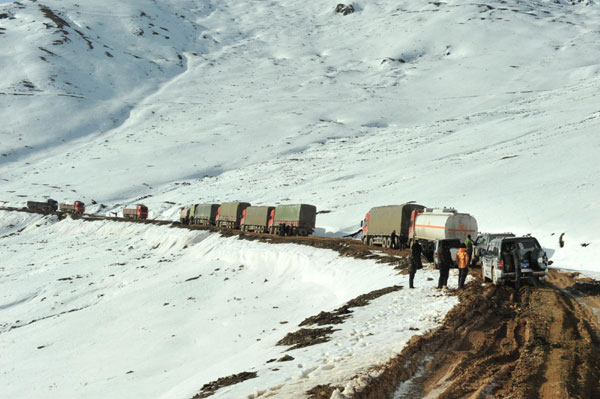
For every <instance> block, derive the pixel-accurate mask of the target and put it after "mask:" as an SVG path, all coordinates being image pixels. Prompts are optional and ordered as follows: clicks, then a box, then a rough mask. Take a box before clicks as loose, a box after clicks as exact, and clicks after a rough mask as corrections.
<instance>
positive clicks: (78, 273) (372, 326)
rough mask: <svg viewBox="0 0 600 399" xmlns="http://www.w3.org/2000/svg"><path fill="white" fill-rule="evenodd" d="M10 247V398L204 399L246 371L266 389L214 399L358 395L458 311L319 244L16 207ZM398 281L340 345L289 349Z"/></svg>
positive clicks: (228, 392)
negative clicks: (307, 324)
mask: <svg viewBox="0 0 600 399" xmlns="http://www.w3.org/2000/svg"><path fill="white" fill-rule="evenodd" d="M0 237H2V239H1V241H0V250H1V251H2V253H3V254H4V259H5V260H4V261H3V262H2V266H1V267H0V353H1V354H2V355H1V356H2V361H1V362H0V376H1V379H2V384H0V397H6V398H9V397H10V398H32V397H43V398H61V399H64V398H82V397H85V398H106V397H111V398H142V397H153V398H165V399H166V398H186V399H189V398H191V397H192V396H194V395H195V394H196V393H198V392H199V391H200V389H201V387H202V386H203V385H204V384H206V383H208V382H210V381H214V380H217V379H218V378H220V377H226V376H229V375H232V374H237V373H240V372H243V371H248V372H253V371H254V372H257V373H258V377H257V378H254V379H250V380H247V381H245V382H243V383H239V384H236V385H233V386H231V387H228V388H223V389H221V390H219V391H217V392H216V394H215V395H214V397H215V398H253V397H259V396H262V395H263V394H266V393H268V394H269V395H265V396H263V397H277V398H298V397H302V394H303V393H304V392H306V391H307V390H309V389H311V388H312V387H314V386H316V385H320V384H332V386H340V387H343V389H342V390H340V391H339V392H338V394H339V395H349V394H350V393H351V392H352V391H353V389H355V388H356V386H357V384H358V385H360V383H361V382H360V381H364V379H365V378H367V377H368V376H369V375H372V374H373V371H372V370H371V369H370V368H371V367H374V366H378V365H380V364H383V363H385V362H386V361H387V360H388V359H390V358H391V357H393V356H394V355H395V354H396V353H399V352H400V351H401V350H402V348H403V346H404V345H405V344H406V342H407V341H408V339H409V338H410V337H411V336H412V335H414V334H415V333H423V332H425V331H427V330H429V329H431V328H433V327H435V326H436V325H438V324H439V323H440V321H441V319H442V318H443V316H444V315H445V313H446V312H447V311H448V310H449V309H450V308H451V307H452V306H454V305H455V304H456V297H449V296H446V295H443V294H442V293H440V292H439V291H437V290H436V289H433V287H432V286H433V285H434V283H435V282H431V281H427V278H428V277H432V278H433V277H436V276H435V274H436V273H435V272H434V271H431V270H429V271H427V270H426V271H423V272H419V274H418V275H417V278H416V285H417V288H416V289H414V290H409V289H406V288H407V287H408V282H407V276H406V275H398V274H397V271H395V270H394V269H393V268H392V267H391V266H389V265H383V264H377V263H375V262H374V261H361V260H356V259H353V258H347V257H339V256H338V254H337V253H335V252H333V251H330V250H316V249H314V248H311V247H307V246H300V245H293V244H285V245H283V244H282V245H271V244H266V243H261V242H254V241H245V240H240V239H238V238H237V237H231V238H222V237H220V236H219V235H218V234H215V233H209V232H204V231H190V230H186V229H177V228H169V227H161V226H151V225H142V224H127V223H118V222H111V221H97V222H82V221H76V220H71V219H66V220H63V221H60V222H58V221H57V220H56V218H55V217H43V216H33V215H29V214H23V213H14V212H4V211H0ZM75 237H76V238H77V239H74V238H75ZM456 280H457V279H456V276H453V277H451V282H450V287H452V286H454V287H455V286H456ZM394 284H398V285H402V286H404V288H403V289H400V290H399V291H395V292H393V293H390V294H387V295H384V296H382V297H380V298H378V299H375V300H373V301H372V303H371V304H370V305H368V306H366V307H363V308H361V307H359V308H352V310H353V313H352V315H351V317H350V318H349V319H347V320H346V322H345V323H344V324H339V325H334V326H333V327H334V328H335V332H334V333H333V334H332V336H331V337H332V339H331V341H329V342H326V343H322V344H319V345H315V346H311V347H306V348H302V349H295V350H289V351H287V352H286V350H287V349H289V347H286V346H276V343H277V341H279V340H280V339H281V338H283V337H284V336H285V335H286V334H287V333H288V332H292V331H296V330H298V329H299V327H298V324H299V323H300V322H301V321H302V320H303V319H305V318H306V317H308V316H313V315H316V314H318V313H319V312H321V311H323V310H324V311H332V310H334V309H335V308H337V307H339V306H342V305H343V304H345V303H346V302H347V301H348V300H350V299H353V298H355V297H357V296H358V295H361V294H364V293H367V292H370V291H372V290H375V289H380V288H385V287H389V286H391V285H394ZM313 327H314V326H313ZM415 329H417V330H415ZM286 354H289V355H291V356H292V357H293V358H294V360H291V361H286V362H270V363H267V361H269V360H271V359H280V358H281V357H283V356H284V355H286ZM356 376H360V377H361V379H360V380H359V381H356V378H355V377H356ZM338 397H344V396H338Z"/></svg>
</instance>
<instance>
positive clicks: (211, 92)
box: [0, 0, 600, 399]
mask: <svg viewBox="0 0 600 399" xmlns="http://www.w3.org/2000/svg"><path fill="white" fill-rule="evenodd" d="M5 3H6V4H5ZM336 4H337V2H324V1H316V2H304V1H299V0H280V1H254V2H240V1H234V0H218V1H217V0H197V1H192V0H178V1H175V0H161V1H155V0H135V1H127V2H104V1H99V0H87V1H85V2H74V1H70V0H61V1H59V0H44V1H42V2H40V1H31V0H29V1H22V2H5V1H0V49H2V51H0V70H1V71H2V74H0V120H1V121H2V123H1V124H0V206H23V205H24V203H25V201H27V200H28V199H39V200H43V199H45V198H54V199H56V200H58V201H61V202H63V201H70V202H72V201H75V200H82V201H84V202H86V204H87V205H88V211H89V212H91V213H99V214H103V215H110V214H112V213H115V212H116V213H117V214H118V213H120V211H121V209H122V208H123V207H124V206H126V205H131V204H135V203H139V202H143V203H144V204H146V205H147V206H148V207H149V208H150V215H151V218H158V219H170V220H176V219H177V217H178V211H179V207H181V206H184V205H188V204H190V203H202V202H225V201H234V200H244V201H248V202H251V203H253V204H255V205H263V204H280V203H298V202H303V203H310V204H314V205H316V206H317V208H318V209H319V210H322V211H329V212H326V213H322V214H319V215H318V217H317V227H318V228H317V231H316V234H319V235H330V236H341V235H344V234H348V233H350V232H355V231H356V230H357V229H358V228H359V222H360V220H361V219H362V218H363V216H364V214H365V213H366V212H367V211H368V210H369V209H370V208H371V207H373V206H378V205H385V204H398V203H403V202H406V201H411V200H414V201H417V202H419V203H421V204H424V205H427V206H431V207H441V206H452V207H455V208H456V209H458V210H459V211H462V212H468V213H471V214H472V215H474V216H475V217H476V218H477V221H478V224H479V229H480V230H481V231H489V232H498V231H512V232H513V233H516V234H528V233H529V234H532V235H534V236H536V237H537V238H538V239H539V241H540V242H541V244H542V246H544V247H545V248H546V249H547V251H548V253H549V255H551V260H552V261H553V266H554V267H558V268H561V269H568V270H573V269H575V270H580V271H588V272H590V273H598V272H600V264H599V263H598V261H597V259H598V256H599V255H600V241H599V240H598V238H597V231H598V229H599V228H600V187H599V185H598V177H597V176H598V175H599V173H600V166H599V165H600V164H599V163H598V161H597V158H598V155H599V154H600V135H599V134H598V128H599V127H600V90H599V89H600V74H599V72H600V64H599V61H598V60H599V59H600V57H598V54H599V53H600V40H599V39H600V31H599V30H598V20H600V12H599V10H600V8H599V7H600V5H598V4H597V3H596V2H595V1H588V0H584V1H581V2H578V1H565V0H547V1H541V0H538V1H519V0H500V1H491V2H484V3H473V2H467V1H448V2H429V1H422V0H416V1H408V0H404V1H392V0H374V1H369V2H366V1H365V2H358V3H354V6H355V9H356V12H355V13H353V14H350V15H347V16H342V15H340V14H336V13H335V12H334V8H335V6H336ZM37 225H39V226H37ZM23 227H24V228H25V229H24V230H23V231H21V232H18V230H20V229H21V228H23ZM0 229H1V231H0V256H1V259H2V262H1V263H0V285H1V289H0V345H1V346H0V380H1V381H2V383H1V384H0V397H14V398H18V397H23V398H25V397H44V398H51V397H56V398H59V397H60V398H65V397H67V398H68V397H73V398H76V397H77V398H79V397H86V398H88V397H89V398H94V397H103V398H104V397H107V396H109V397H111V398H120V397H122V398H131V397H148V396H152V397H156V396H158V397H164V398H182V399H184V398H185V399H188V398H190V397H191V396H193V395H194V394H195V393H197V392H198V391H199V388H200V387H202V385H203V384H205V383H207V382H209V381H212V380H214V379H216V378H219V377H224V376H226V375H229V374H232V373H238V372H241V371H249V370H254V371H258V373H259V377H258V378H257V379H252V380H248V381H246V382H244V383H241V384H238V385H234V386H232V387H231V388H228V389H224V390H221V391H218V392H217V393H216V394H215V397H223V398H241V397H243V398H245V397H248V395H254V396H255V397H259V396H261V397H263V396H265V395H267V394H269V395H270V394H273V396H277V397H282V398H283V397H297V396H294V394H295V395H298V393H299V392H303V390H305V389H309V388H311V387H313V386H315V385H318V384H321V383H332V384H340V385H342V386H345V385H346V384H349V386H348V391H347V393H349V392H350V391H351V385H352V382H351V379H352V377H353V376H356V375H362V374H361V372H359V370H362V372H364V373H367V374H368V372H369V371H368V368H369V367H370V366H371V365H375V364H381V363H382V362H384V361H385V360H387V359H388V358H390V357H391V356H392V355H393V353H395V352H399V351H400V350H401V349H402V347H403V345H404V343H405V342H406V340H407V339H408V338H409V337H410V336H411V335H412V334H414V333H415V330H409V328H410V327H416V328H419V330H418V333H421V332H423V331H424V330H427V329H429V328H433V327H434V326H435V325H436V324H437V323H439V321H440V320H441V318H443V315H444V314H445V312H446V311H447V310H448V309H449V308H450V307H451V306H452V305H453V304H454V303H455V299H454V298H452V297H446V296H441V294H440V293H438V292H437V291H434V290H431V288H429V287H431V286H433V285H434V284H433V282H426V281H427V280H426V278H427V277H428V276H430V277H433V278H436V276H435V273H432V272H428V271H423V272H422V273H420V274H419V275H418V278H419V279H422V280H420V281H421V282H423V283H424V284H420V283H419V282H418V283H417V285H418V289H417V290H416V291H417V293H416V294H415V295H409V293H408V290H405V289H401V290H399V291H397V292H394V293H392V294H388V295H385V296H383V297H381V298H379V299H377V300H375V301H373V303H372V304H371V305H369V306H368V307H366V308H358V309H356V310H355V312H354V314H353V317H351V318H350V319H348V320H347V321H346V323H344V324H342V325H340V326H339V328H340V329H341V330H340V331H338V332H335V333H334V335H333V337H332V340H331V341H330V342H329V343H325V344H320V345H317V346H314V347H310V348H308V349H300V350H294V351H291V352H290V353H291V354H292V356H293V357H294V358H295V360H294V361H291V362H283V363H280V362H276V363H268V364H267V363H265V362H266V361H267V360H269V359H272V358H279V357H281V356H282V355H283V354H284V351H285V349H286V348H285V347H279V346H275V345H274V344H275V343H276V342H277V341H278V340H279V339H281V338H282V337H283V336H284V335H285V334H286V333H287V332H290V331H294V330H296V329H297V328H298V327H297V324H298V323H299V322H300V321H302V320H303V319H304V318H306V317H308V316H312V315H315V314H317V313H319V312H320V311H322V310H326V311H327V310H333V309H335V308H336V307H338V306H340V305H342V304H344V303H345V302H346V301H348V300H349V299H352V298H354V297H356V296H357V295H360V294H364V293H367V292H369V291H371V290H374V289H378V288H382V287H388V286H391V285H394V284H400V285H404V286H406V285H407V284H406V281H405V276H403V275H396V272H395V271H394V270H393V269H392V268H391V267H390V266H385V265H380V264H376V263H374V262H370V261H358V260H352V259H347V258H339V257H338V256H337V254H335V253H333V252H329V251H323V250H315V249H312V248H309V247H298V246H295V245H289V246H280V245H267V244H261V243H257V242H249V241H248V242H246V241H240V240H238V239H236V238H221V237H219V236H217V235H213V234H208V233H200V232H189V231H184V230H179V229H168V228H166V227H157V226H142V225H127V224H123V223H115V222H93V223H92V222H89V223H88V222H77V221H72V220H64V221H61V222H56V221H55V220H54V219H52V218H42V217H39V216H32V215H27V214H12V213H7V212H0ZM17 232H18V233H17ZM13 233H15V234H14V235H11V234H13ZM562 233H564V236H563V239H564V247H561V246H559V236H560V235H561V234H562ZM582 244H583V245H582ZM186 245H187V247H186ZM241 265H244V267H240V266H241ZM142 266H143V267H142ZM215 269H219V270H215ZM428 273H429V274H428ZM198 275H202V277H201V278H198V279H196V280H190V281H187V282H186V281H185V280H186V279H188V278H191V277H195V276H198ZM226 278H227V280H226ZM265 279H266V280H268V281H266V282H265V281H264V280H265ZM451 280H452V281H454V279H453V278H452V277H451ZM411 294H412V293H411ZM189 298H192V299H189ZM165 303H167V305H164V304H165ZM415 304H417V305H415ZM425 304H427V306H424V305H425ZM275 307H276V308H275ZM34 320H35V322H34V323H32V324H27V323H30V322H32V321H34ZM282 321H287V323H285V324H280V322H282ZM14 327H18V328H14ZM11 328H12V329H11ZM369 334H373V335H369ZM259 339H260V341H258V340H259ZM38 347H41V348H40V349H37V348H38ZM273 369H279V370H277V371H273ZM130 371H133V372H131V373H130ZM263 390H266V391H264V392H263Z"/></svg>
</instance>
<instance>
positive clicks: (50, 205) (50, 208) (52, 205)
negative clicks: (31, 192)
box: [27, 199, 58, 213]
mask: <svg viewBox="0 0 600 399" xmlns="http://www.w3.org/2000/svg"><path fill="white" fill-rule="evenodd" d="M27 208H28V209H30V210H32V211H35V212H42V213H51V212H55V211H56V210H57V209H58V202H57V201H55V200H53V199H49V200H47V201H46V202H38V201H27Z"/></svg>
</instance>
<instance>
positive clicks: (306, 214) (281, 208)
mask: <svg viewBox="0 0 600 399" xmlns="http://www.w3.org/2000/svg"><path fill="white" fill-rule="evenodd" d="M316 218H317V207H316V206H314V205H308V204H294V205H278V206H277V207H276V208H275V212H273V223H272V224H271V226H270V227H269V232H270V233H271V234H279V235H284V234H286V235H300V236H307V235H309V234H312V233H313V231H314V230H315V220H316Z"/></svg>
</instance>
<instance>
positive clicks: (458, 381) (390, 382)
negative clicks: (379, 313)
mask: <svg viewBox="0 0 600 399" xmlns="http://www.w3.org/2000/svg"><path fill="white" fill-rule="evenodd" d="M476 273H478V271H476ZM559 281H560V284H561V286H557V285H556V284H555V283H556V282H559ZM594 284H597V283H594ZM576 285H577V282H576V281H575V279H574V278H573V277H568V276H565V275H564V274H563V273H559V272H557V271H554V270H553V271H551V273H550V277H549V279H548V282H547V283H546V284H543V285H542V286H540V287H538V288H536V287H531V286H525V287H522V288H521V289H520V290H519V292H518V293H517V292H516V291H515V290H514V289H513V288H511V287H496V286H493V285H492V284H489V283H488V284H485V285H483V284H482V281H481V279H480V278H477V279H476V280H475V281H474V282H472V283H470V284H469V285H468V287H467V288H466V289H465V290H463V291H459V292H458V293H457V295H458V296H459V297H460V303H459V304H458V305H457V306H456V307H455V308H454V309H452V310H451V311H450V312H449V313H448V315H447V316H446V318H445V320H444V323H443V325H442V326H441V327H439V328H438V329H436V330H435V331H433V332H431V333H429V334H426V335H424V336H419V337H414V338H413V339H411V341H410V342H409V344H408V345H407V347H406V348H405V349H404V350H403V351H402V353H401V354H400V355H399V356H398V357H396V358H394V359H392V360H391V361H390V362H388V363H387V364H386V365H384V366H382V367H381V368H380V370H379V371H380V373H381V374H380V375H379V376H378V377H376V378H374V379H373V380H372V381H370V383H369V384H368V385H367V386H366V387H365V388H364V389H362V391H361V392H358V393H355V394H354V395H353V396H352V398H354V399H363V398H370V399H375V398H377V399H379V398H388V399H389V398H394V399H400V398H438V399H455V398H464V399H492V398H520V399H538V398H540V399H555V398H557V399H558V398H561V399H562V398H565V399H567V398H568V399H571V398H580V399H584V398H585V399H592V398H600V335H599V331H600V329H599V325H598V319H597V317H596V315H595V314H594V312H593V311H592V309H590V308H588V307H587V306H586V305H585V304H583V303H582V302H581V301H580V299H579V298H578V297H576V296H575V295H572V294H571V293H570V292H569V290H570V289H574V288H573V286H576ZM599 291H600V290H598V289H596V290H594V292H592V293H591V294H590V295H589V296H593V297H595V298H596V299H598V295H599Z"/></svg>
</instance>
